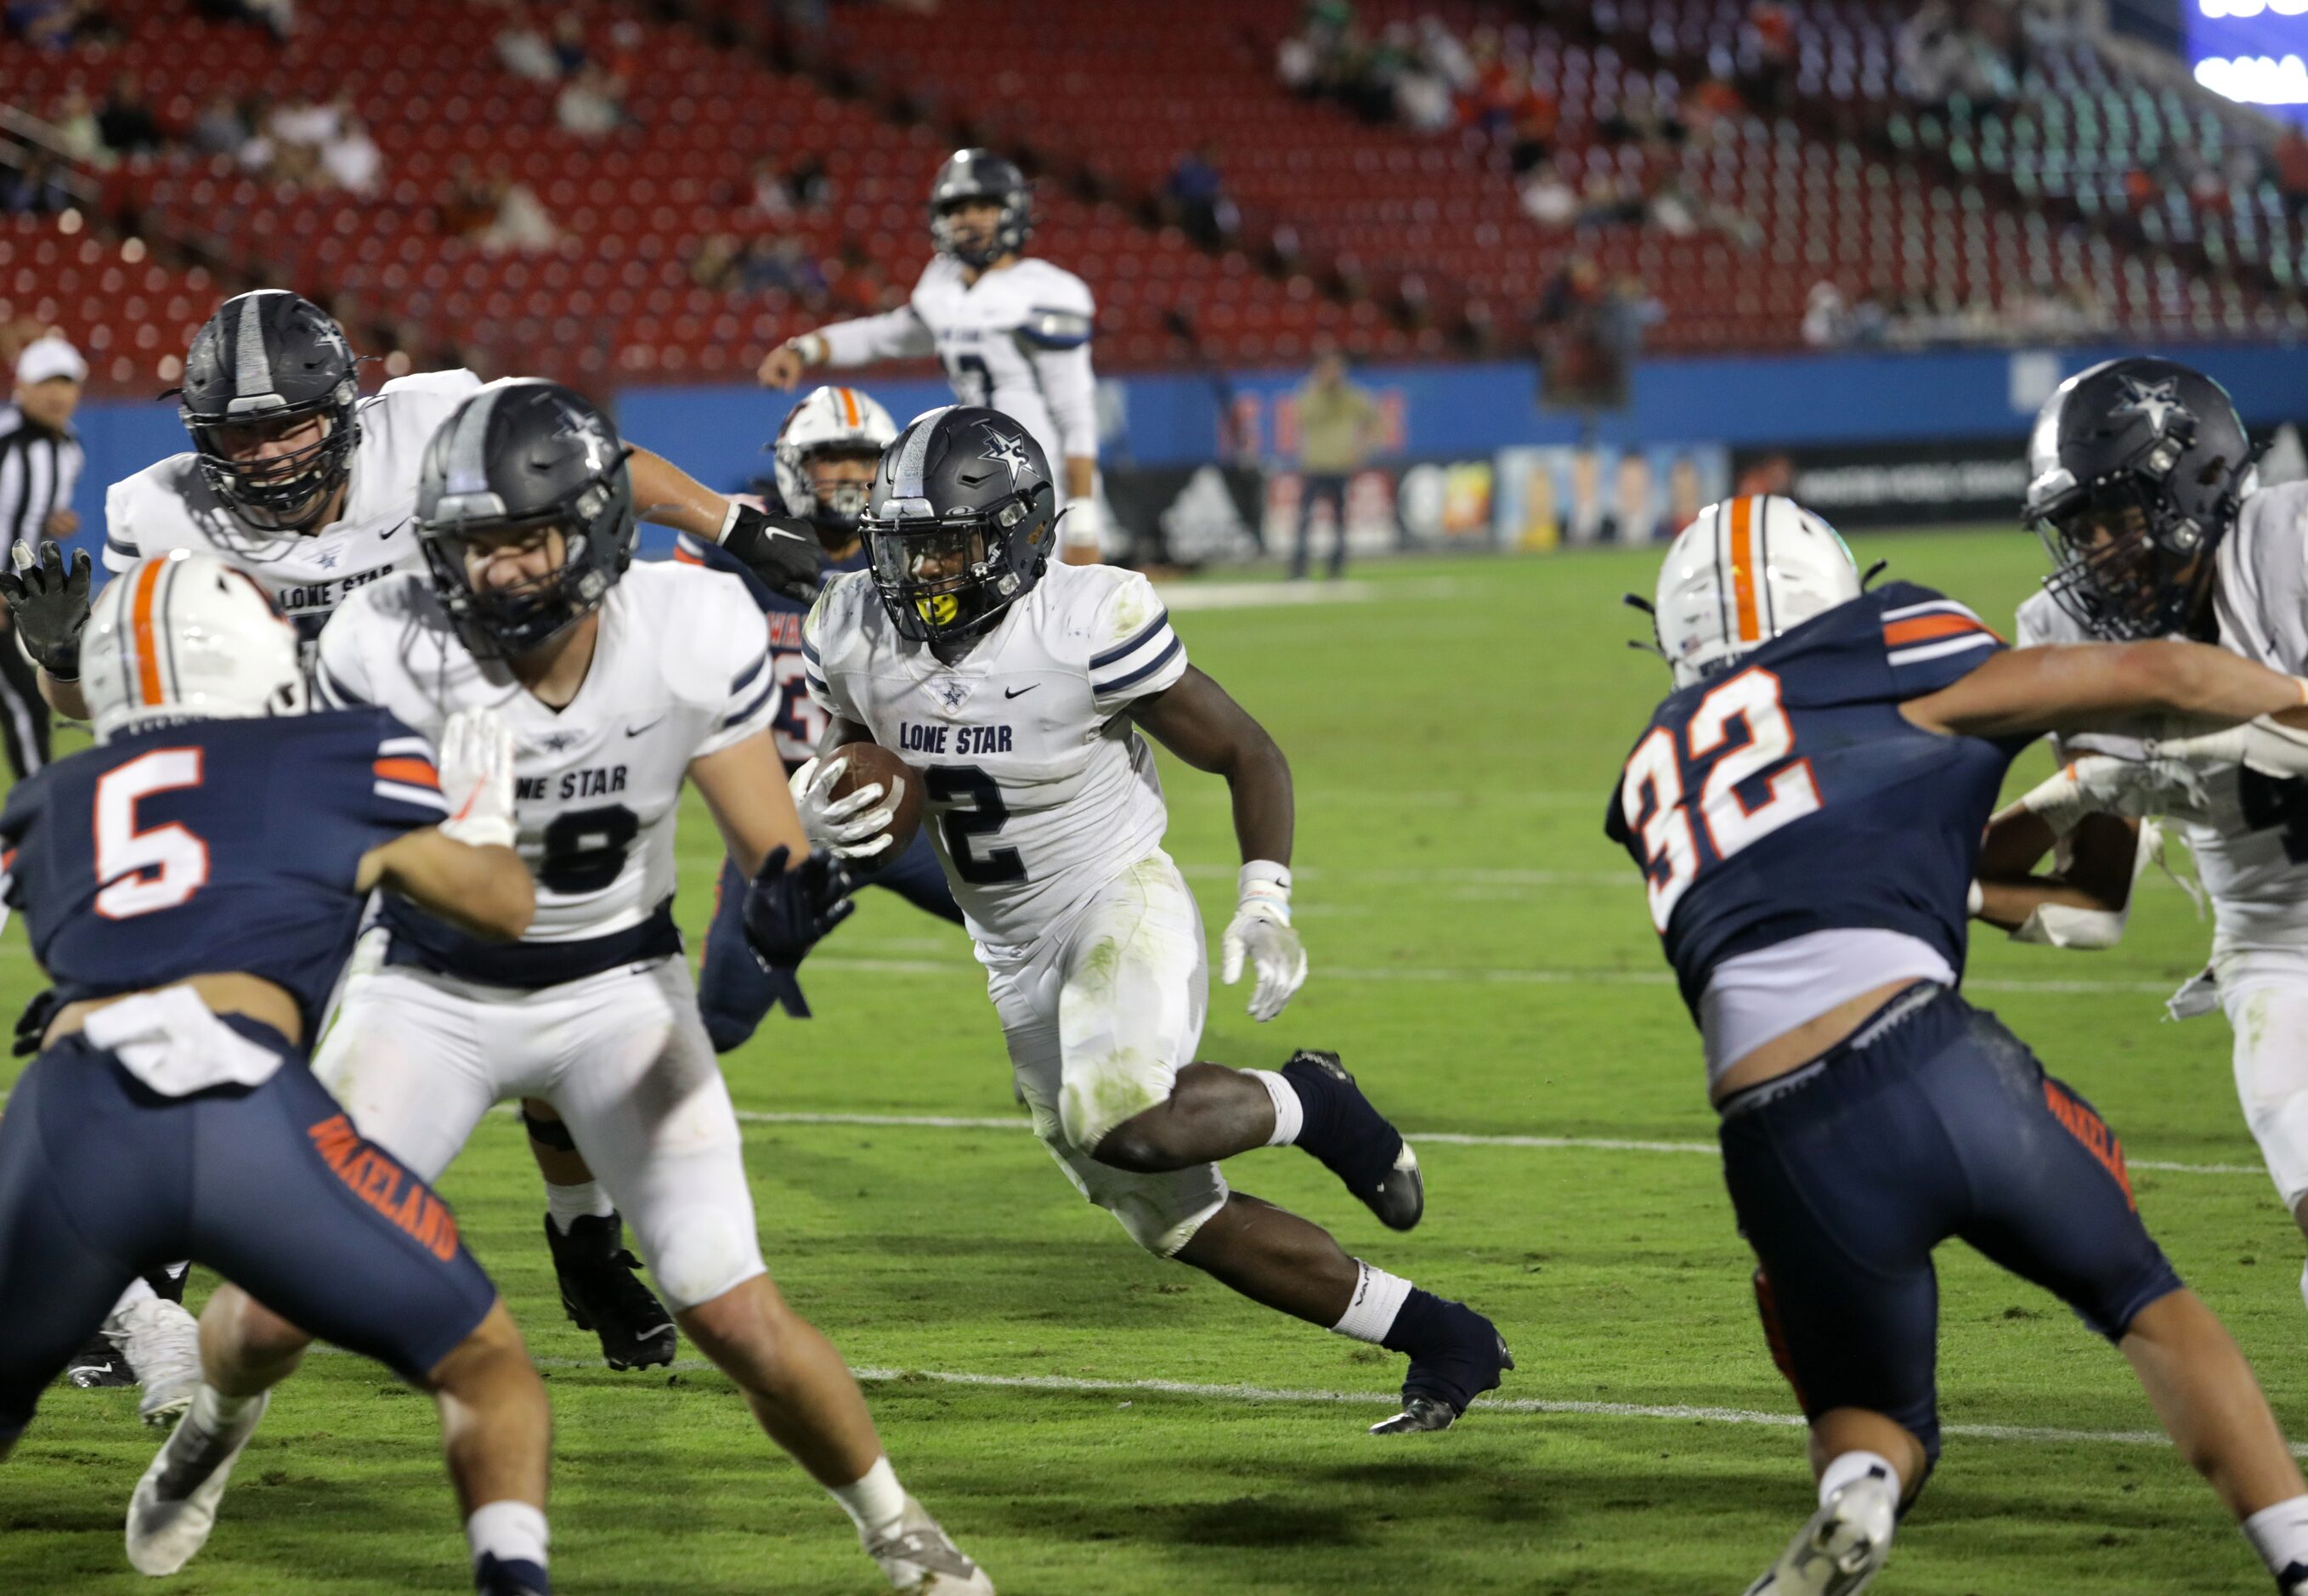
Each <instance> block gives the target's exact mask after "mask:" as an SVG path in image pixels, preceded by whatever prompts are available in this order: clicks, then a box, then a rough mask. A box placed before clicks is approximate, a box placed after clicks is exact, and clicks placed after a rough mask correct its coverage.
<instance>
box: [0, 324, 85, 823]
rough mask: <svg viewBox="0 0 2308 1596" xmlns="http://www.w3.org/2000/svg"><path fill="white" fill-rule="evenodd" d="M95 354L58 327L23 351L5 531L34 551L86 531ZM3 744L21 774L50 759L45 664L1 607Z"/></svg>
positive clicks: (9, 448)
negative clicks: (76, 499)
mask: <svg viewBox="0 0 2308 1596" xmlns="http://www.w3.org/2000/svg"><path fill="white" fill-rule="evenodd" d="M87 380H88V362H87V361H85V360H83V359H82V358H81V354H80V351H79V350H78V349H74V348H73V346H72V345H71V344H69V343H67V342H65V341H64V340H63V339H61V338H58V337H56V335H54V334H53V333H51V334H50V335H48V336H47V337H45V338H36V339H34V340H33V341H31V342H30V343H28V344H26V345H25V346H24V350H23V353H22V354H21V355H19V356H18V357H17V358H16V393H15V398H14V401H13V402H12V403H9V404H6V405H0V535H4V536H5V537H6V538H7V539H8V546H9V551H10V552H12V553H13V550H14V549H17V548H22V549H23V550H24V552H25V554H26V555H28V556H29V555H30V553H31V552H32V551H33V550H34V549H36V548H39V545H40V541H41V539H44V538H45V539H55V540H56V541H57V542H59V543H61V542H63V541H64V540H65V539H67V538H70V537H71V536H72V535H73V533H74V532H77V531H80V517H79V515H77V514H76V513H74V512H73V507H72V501H73V489H74V488H76V487H78V486H79V485H80V469H81V464H82V460H83V459H84V455H83V453H82V449H81V444H80V438H79V436H77V435H75V434H74V433H73V426H72V418H73V410H77V409H78V408H79V407H80V386H81V384H82V383H83V382H85V381H87ZM0 745H4V746H5V749H6V752H7V755H8V768H9V770H10V771H11V772H13V773H14V775H15V778H16V780H17V781H22V780H23V779H24V778H25V777H27V776H29V775H30V774H31V773H32V772H34V771H37V770H39V768H40V767H41V766H42V765H44V764H46V763H48V706H47V701H46V700H44V699H42V698H41V696H40V689H39V672H38V670H37V669H36V668H35V667H34V666H33V664H32V662H31V661H30V660H27V659H26V658H25V657H24V652H23V651H22V649H20V648H18V647H17V646H16V634H15V629H14V627H13V626H12V625H10V624H9V621H8V617H6V615H4V614H0Z"/></svg>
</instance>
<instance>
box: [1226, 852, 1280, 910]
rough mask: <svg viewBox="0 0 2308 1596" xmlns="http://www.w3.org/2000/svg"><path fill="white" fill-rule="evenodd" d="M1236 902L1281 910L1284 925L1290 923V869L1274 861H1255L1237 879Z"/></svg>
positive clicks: (1245, 866) (1246, 866)
mask: <svg viewBox="0 0 2308 1596" xmlns="http://www.w3.org/2000/svg"><path fill="white" fill-rule="evenodd" d="M1235 902H1236V904H1237V905H1238V906H1239V905H1242V904H1248V903H1265V904H1268V905H1270V906H1271V907H1273V908H1275V909H1277V910H1280V911H1281V913H1282V923H1283V924H1284V925H1286V926H1287V925H1288V924H1289V923H1290V867H1289V866H1287V865H1278V864H1276V863H1275V862H1274V861H1273V860H1272V859H1253V860H1251V861H1250V862H1249V863H1248V864H1246V865H1244V866H1243V867H1242V870H1241V873H1240V874H1239V875H1237V876H1236V877H1235Z"/></svg>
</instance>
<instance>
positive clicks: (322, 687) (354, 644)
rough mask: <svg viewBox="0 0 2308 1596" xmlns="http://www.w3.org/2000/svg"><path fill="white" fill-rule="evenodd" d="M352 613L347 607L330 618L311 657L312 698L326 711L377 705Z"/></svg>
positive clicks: (373, 686) (374, 690) (322, 629)
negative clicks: (354, 627) (354, 628)
mask: <svg viewBox="0 0 2308 1596" xmlns="http://www.w3.org/2000/svg"><path fill="white" fill-rule="evenodd" d="M351 613H352V611H351V608H350V607H349V606H347V607H345V608H340V609H339V610H338V611H337V613H336V614H334V615H332V616H331V617H329V623H328V625H325V626H323V627H322V628H321V637H320V643H319V646H318V647H317V648H316V649H315V651H314V655H313V695H314V697H315V698H316V699H318V700H319V701H320V703H321V704H322V706H323V707H324V708H327V709H332V710H344V709H356V708H358V707H359V706H360V705H362V704H367V703H375V702H376V689H375V685H374V684H373V683H371V682H370V680H369V674H368V662H367V661H366V660H364V659H363V658H362V657H361V651H360V639H359V638H358V636H357V634H355V633H354V631H353V623H352V621H351V619H350V618H349V617H350V616H351ZM412 735H413V734H412Z"/></svg>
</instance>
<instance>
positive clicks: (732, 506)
mask: <svg viewBox="0 0 2308 1596" xmlns="http://www.w3.org/2000/svg"><path fill="white" fill-rule="evenodd" d="M743 513H745V505H743V504H741V503H739V502H738V501H737V500H736V499H734V498H733V499H731V500H730V501H729V508H728V510H727V511H725V512H724V513H722V516H721V529H720V531H717V532H715V533H714V534H713V541H715V542H716V543H727V542H728V540H729V532H730V529H732V528H733V527H735V526H736V524H737V517H738V516H739V515H741V514H743Z"/></svg>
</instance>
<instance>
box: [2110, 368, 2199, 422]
mask: <svg viewBox="0 0 2308 1596" xmlns="http://www.w3.org/2000/svg"><path fill="white" fill-rule="evenodd" d="M2188 413H2189V411H2188V407H2187V406H2186V405H2184V404H2182V403H2181V402H2180V384H2179V381H2178V379H2177V378H2175V377H2166V378H2165V379H2164V380H2163V381H2162V382H2160V383H2143V382H2141V381H2140V379H2139V378H2138V377H2126V378H2124V379H2123V403H2122V404H2119V405H2117V406H2116V407H2115V410H2114V414H2116V415H2119V416H2145V417H2147V418H2148V425H2149V426H2150V427H2154V428H2155V429H2156V430H2157V432H2159V433H2160V432H2162V431H2163V430H2164V424H2165V422H2166V419H2167V418H2170V417H2173V416H2185V415H2187V414H2188Z"/></svg>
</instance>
